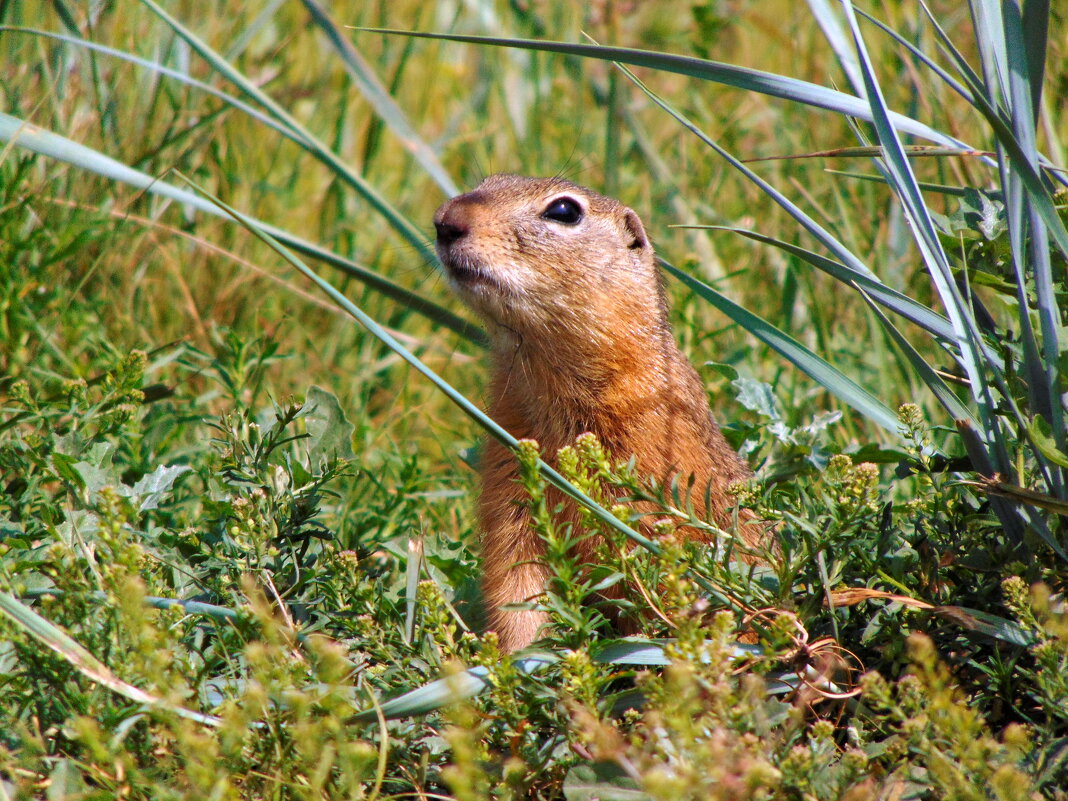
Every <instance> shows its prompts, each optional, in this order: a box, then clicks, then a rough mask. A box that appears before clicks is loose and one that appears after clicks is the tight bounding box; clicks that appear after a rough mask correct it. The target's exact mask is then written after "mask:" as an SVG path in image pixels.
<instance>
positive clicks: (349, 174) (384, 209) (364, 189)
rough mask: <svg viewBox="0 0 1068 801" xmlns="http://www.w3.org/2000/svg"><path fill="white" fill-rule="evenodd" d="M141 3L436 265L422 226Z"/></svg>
mask: <svg viewBox="0 0 1068 801" xmlns="http://www.w3.org/2000/svg"><path fill="white" fill-rule="evenodd" d="M141 2H142V3H143V4H144V5H146V6H148V8H150V9H151V10H152V12H153V13H155V14H156V16H158V17H159V18H160V19H162V20H163V21H164V22H166V23H167V25H169V26H170V27H171V29H172V30H173V31H174V32H175V33H176V34H178V36H180V37H181V38H182V39H184V40H185V41H186V43H187V44H189V46H190V47H192V48H193V49H194V50H195V51H196V52H197V53H198V54H199V55H200V57H201V58H203V59H204V60H205V61H206V62H208V64H210V65H211V67H212V68H213V69H214V70H215V71H216V72H218V73H219V74H220V75H222V76H223V77H224V78H226V80H228V81H230V83H232V84H234V86H236V87H237V88H239V89H240V90H241V91H242V92H244V93H245V94H246V95H248V96H249V97H251V98H252V99H253V100H255V101H256V102H257V103H259V104H260V105H261V106H263V108H265V109H266V110H267V111H268V113H270V114H271V115H272V116H273V117H275V118H276V119H278V120H280V121H281V122H282V123H283V124H285V125H286V126H288V127H289V128H290V129H292V130H293V131H296V132H298V133H299V134H300V136H301V138H302V139H303V140H304V142H305V147H306V149H307V150H308V152H309V153H311V154H312V155H313V156H315V157H316V158H317V159H319V161H321V162H322V163H323V164H325V165H326V166H327V167H329V168H330V169H331V170H332V171H333V172H334V173H335V174H336V175H337V176H338V177H339V178H340V179H341V180H343V181H344V182H345V183H347V184H348V185H349V186H351V187H352V188H353V189H355V190H356V192H357V193H358V194H359V195H360V196H361V197H362V198H363V199H364V200H366V201H367V202H368V203H370V204H371V206H372V207H373V208H374V209H375V211H377V212H378V213H379V214H381V215H382V217H384V218H385V219H386V220H387V221H388V222H389V224H390V225H391V226H392V227H393V228H394V230H396V231H397V233H399V234H400V235H401V237H403V238H404V239H405V240H406V241H407V242H408V244H410V245H411V246H412V247H414V248H415V249H416V251H418V252H419V253H420V254H421V255H422V256H423V258H424V259H426V261H427V262H428V263H431V264H432V263H434V261H435V259H436V256H435V254H434V249H433V247H431V246H430V244H429V243H428V242H427V239H426V237H425V236H424V235H423V233H422V231H421V230H420V229H419V227H418V226H416V225H415V224H414V223H413V222H412V221H411V220H409V219H408V218H407V217H405V216H404V215H403V214H401V213H400V212H399V211H398V210H397V209H395V208H394V207H393V205H392V204H391V203H390V202H389V201H388V200H386V199H385V198H384V197H383V196H382V195H381V194H380V193H379V192H378V190H377V189H375V188H374V187H373V186H371V185H370V184H369V183H367V181H365V180H364V179H363V178H362V177H361V176H360V175H358V174H357V173H356V172H354V171H353V170H352V169H351V168H350V167H349V166H348V165H347V164H345V162H343V161H342V160H341V158H340V157H339V156H338V155H337V154H336V153H334V152H333V151H332V150H331V149H330V148H328V147H327V146H326V145H325V144H324V143H323V142H321V141H320V140H319V139H318V138H317V137H316V136H315V135H314V134H312V133H311V131H309V130H308V129H307V128H305V127H304V126H303V125H301V124H300V122H299V121H298V120H297V119H296V118H295V117H293V115H291V114H290V113H289V112H288V111H286V110H285V109H284V108H282V106H280V105H279V104H278V103H276V102H275V101H274V100H273V99H272V98H271V97H270V96H269V95H268V94H267V93H266V92H264V91H263V90H262V89H260V88H259V87H258V86H256V85H255V84H254V83H252V81H250V80H249V79H248V78H246V77H245V76H244V75H242V74H241V72H240V71H238V70H237V69H235V68H234V67H233V65H231V64H230V63H229V62H228V61H227V60H226V59H224V58H223V57H222V56H221V55H219V54H218V53H216V52H215V51H214V50H213V49H212V48H211V47H209V46H208V45H207V44H206V43H205V42H204V41H203V40H201V39H200V38H199V37H198V36H196V35H195V34H194V33H193V32H192V31H190V30H189V29H188V28H186V27H185V26H184V25H182V24H181V23H180V22H179V21H178V20H176V19H175V18H174V17H172V16H171V15H170V14H168V13H167V12H166V11H164V10H163V9H162V8H160V6H159V5H158V4H157V3H155V2H154V0H141Z"/></svg>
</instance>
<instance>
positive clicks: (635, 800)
mask: <svg viewBox="0 0 1068 801" xmlns="http://www.w3.org/2000/svg"><path fill="white" fill-rule="evenodd" d="M563 790H564V798H566V799H567V801H649V799H651V798H652V796H650V795H649V794H648V793H646V792H644V791H643V790H642V789H641V787H640V786H639V785H638V782H636V781H635V780H634V779H632V778H631V777H630V776H628V775H627V773H626V772H625V771H624V770H623V768H621V767H620V766H619V765H618V764H617V763H615V762H592V763H581V764H578V765H575V766H574V767H573V768H571V770H569V771H568V772H567V775H566V776H565V777H564V787H563Z"/></svg>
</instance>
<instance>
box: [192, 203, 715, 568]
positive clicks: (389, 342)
mask: <svg viewBox="0 0 1068 801" xmlns="http://www.w3.org/2000/svg"><path fill="white" fill-rule="evenodd" d="M190 185H191V186H194V188H196V189H197V191H198V192H201V193H202V194H203V195H204V196H205V197H210V198H211V199H212V202H214V203H216V204H218V206H219V208H220V209H223V210H224V211H225V212H226V213H227V214H229V215H230V216H232V217H233V218H234V220H236V221H237V222H239V223H240V224H241V225H242V226H244V227H245V228H246V229H247V230H249V231H251V232H252V233H253V234H254V235H255V236H256V237H257V238H259V239H260V240H261V241H263V242H264V243H266V244H267V245H268V246H269V247H270V248H271V249H272V250H274V251H275V253H277V254H278V255H280V256H281V257H282V258H283V259H285V260H286V261H287V262H289V264H291V265H292V266H293V267H294V268H295V269H296V270H298V271H299V272H300V273H302V274H303V275H304V276H305V277H307V278H308V279H309V280H310V281H312V283H314V284H315V285H316V286H318V287H319V288H320V289H321V290H322V291H323V292H325V293H326V294H327V295H328V296H329V297H330V299H331V300H333V301H334V302H335V303H336V304H337V305H338V306H340V307H341V308H342V309H344V310H345V311H346V312H347V313H348V314H349V315H350V316H351V317H353V318H354V319H355V320H356V321H357V322H358V323H359V324H360V325H362V326H363V327H364V328H366V329H367V330H368V331H369V332H370V333H371V334H373V335H374V336H375V337H377V338H378V339H379V340H381V341H382V343H383V344H385V345H386V346H387V347H389V348H390V349H391V350H392V351H393V352H394V353H396V354H397V355H398V356H400V357H401V358H402V359H404V361H406V362H407V363H408V364H410V365H411V366H412V367H414V368H415V369H416V370H417V371H418V372H420V373H422V374H423V375H424V376H425V377H426V378H428V379H429V380H430V381H431V383H433V384H434V385H435V386H436V387H437V388H438V389H439V390H441V391H442V392H443V393H444V394H445V396H446V397H448V398H449V400H451V401H452V402H453V403H454V404H456V405H457V406H459V407H460V409H461V410H462V411H463V412H464V413H465V414H466V415H467V416H468V417H470V418H471V419H472V420H474V421H475V422H476V423H478V424H479V425H480V426H481V427H482V428H483V429H484V430H485V431H486V432H487V433H488V434H489V435H490V436H492V437H493V438H494V439H496V440H498V441H499V442H501V443H502V444H503V445H505V446H507V447H508V448H510V449H512V450H513V451H514V450H516V449H517V448H518V446H519V441H518V440H517V439H516V438H515V437H513V436H512V435H511V434H509V433H508V432H507V431H505V430H504V429H503V428H502V427H501V426H500V425H498V424H497V422H496V421H494V420H493V419H492V418H491V417H489V416H488V415H487V414H486V413H485V412H483V411H482V410H481V409H479V408H478V407H477V406H475V405H474V404H473V403H471V401H469V400H468V399H467V398H466V397H464V395H463V394H462V393H461V392H460V391H459V390H457V389H456V388H455V387H454V386H453V385H452V384H450V383H449V382H448V381H446V380H445V379H443V378H442V377H441V376H439V375H438V374H437V373H435V372H434V371H433V370H431V369H430V368H429V367H428V366H427V365H426V364H425V363H424V362H423V361H422V360H421V359H419V357H417V356H416V355H415V354H414V353H412V352H411V351H409V350H408V349H407V348H406V347H404V345H402V344H401V343H400V342H399V341H398V340H397V339H396V337H394V336H393V335H392V334H391V333H389V331H387V330H386V329H385V328H383V327H382V326H380V325H379V324H378V323H377V322H375V320H373V319H372V318H371V317H369V316H368V315H367V313H366V312H364V311H363V310H362V309H360V308H359V307H358V306H356V305H355V304H354V303H352V301H350V300H349V299H348V298H346V297H345V296H344V295H342V294H341V293H340V292H338V291H337V289H335V288H334V287H333V286H332V285H331V284H330V283H329V282H327V281H325V280H323V279H322V278H320V277H319V276H318V275H317V274H316V273H315V271H314V270H312V269H310V268H309V267H308V266H307V265H305V264H304V262H302V261H301V260H300V259H298V258H297V257H296V256H295V255H294V254H293V253H291V252H290V251H289V249H288V248H286V247H285V246H284V245H283V244H281V243H280V242H279V241H278V240H276V239H274V237H272V236H271V235H270V234H269V233H268V232H267V231H266V230H264V229H263V228H261V227H258V226H257V225H256V224H255V222H254V221H253V220H252V219H251V218H249V217H246V216H245V215H243V214H242V213H241V212H239V211H237V210H236V209H233V208H231V207H230V206H227V205H226V204H225V203H223V202H222V201H220V200H219V199H218V198H214V197H212V196H211V195H209V194H208V193H206V192H204V190H203V189H201V188H200V187H197V186H196V184H193V183H192V182H190ZM538 469H539V471H540V472H541V474H542V475H543V476H544V477H545V478H546V479H547V480H548V481H549V482H550V483H551V484H553V485H554V486H555V487H557V488H558V489H559V490H560V491H561V492H563V493H564V494H565V495H567V496H568V497H569V498H571V499H572V500H574V501H576V502H578V503H580V504H582V505H583V506H585V507H586V508H587V509H589V510H590V512H591V513H592V514H593V515H594V517H596V518H597V519H598V520H600V521H601V522H603V523H605V524H606V525H608V526H610V527H612V528H614V529H615V530H616V531H619V532H620V533H621V534H623V535H624V536H626V537H627V538H628V539H630V540H631V541H632V542H635V543H637V544H638V545H641V546H642V547H643V548H646V549H647V550H649V551H651V552H652V553H654V554H659V553H660V545H659V544H657V543H656V542H654V541H653V540H650V539H649V538H647V537H645V536H643V535H642V534H639V533H638V532H637V531H635V530H634V529H633V528H631V527H630V526H628V525H627V524H626V523H624V522H623V521H621V520H620V519H619V518H617V517H616V516H615V515H613V514H612V513H611V512H609V511H608V510H607V509H605V508H604V507H603V506H601V505H600V504H599V503H597V502H596V501H594V500H593V499H592V498H590V497H589V496H588V495H586V494H585V493H584V492H582V490H580V489H579V488H578V487H576V486H575V485H574V484H572V483H571V482H570V481H568V480H567V479H566V478H564V477H563V476H562V475H561V474H560V473H558V472H557V471H556V470H554V469H553V468H552V467H550V466H549V465H548V464H546V463H545V462H544V461H543V460H539V461H538ZM694 580H695V581H696V582H697V583H698V584H700V585H701V586H702V587H703V588H706V585H707V584H708V582H706V581H703V580H702V579H701V577H700V576H694ZM707 588H708V589H712V588H710V587H707Z"/></svg>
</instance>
